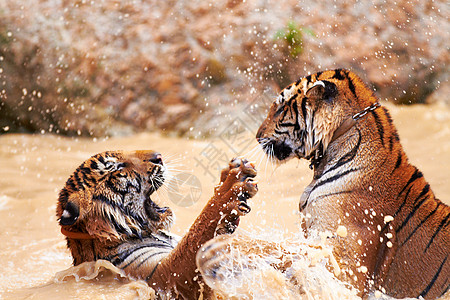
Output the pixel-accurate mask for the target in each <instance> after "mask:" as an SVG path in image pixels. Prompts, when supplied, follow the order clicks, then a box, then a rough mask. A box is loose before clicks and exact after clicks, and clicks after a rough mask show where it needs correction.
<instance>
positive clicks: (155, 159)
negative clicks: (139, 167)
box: [150, 153, 163, 165]
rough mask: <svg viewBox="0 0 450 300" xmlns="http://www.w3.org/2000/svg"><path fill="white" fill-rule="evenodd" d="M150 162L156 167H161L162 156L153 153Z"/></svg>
mask: <svg viewBox="0 0 450 300" xmlns="http://www.w3.org/2000/svg"><path fill="white" fill-rule="evenodd" d="M150 161H151V162H152V163H154V164H156V165H162V164H163V161H162V155H161V153H154V154H153V156H152V157H151V158H150Z"/></svg>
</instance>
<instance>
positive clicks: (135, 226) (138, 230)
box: [56, 150, 258, 299]
mask: <svg viewBox="0 0 450 300" xmlns="http://www.w3.org/2000/svg"><path fill="white" fill-rule="evenodd" d="M166 173H167V168H166V167H165V164H164V163H163V160H162V155H161V154H160V153H158V152H155V151H150V150H140V151H130V152H124V151H106V152H103V153H99V154H96V155H94V156H92V157H91V158H89V159H88V160H86V161H85V162H83V163H82V164H81V165H80V166H79V167H78V168H77V169H76V170H75V171H74V173H73V174H72V175H71V176H70V177H69V178H68V180H67V182H66V184H65V186H64V187H63V188H62V189H61V191H60V193H59V198H58V202H57V208H56V216H57V218H58V222H59V225H60V226H61V232H62V233H63V234H64V235H65V236H66V240H67V247H68V249H69V250H70V252H71V255H72V257H73V264H74V265H75V266H76V265H79V264H82V263H84V262H89V261H95V260H99V259H103V260H107V261H109V262H111V263H112V264H113V265H115V266H116V267H118V268H119V269H122V270H123V271H124V272H125V274H127V275H128V276H130V277H132V278H135V279H142V280H145V281H146V282H147V283H148V284H149V286H150V287H152V288H154V289H155V291H156V292H157V294H158V295H160V296H161V295H165V296H169V297H171V298H177V299H197V298H198V297H199V296H201V295H203V297H204V298H208V297H211V295H212V293H213V292H212V290H211V289H209V288H208V287H207V286H205V285H204V284H203V281H202V278H201V275H200V274H198V272H197V271H196V268H197V267H196V264H195V255H196V253H197V251H198V249H199V248H200V247H201V246H202V245H203V244H204V243H205V242H207V241H208V240H210V239H212V238H214V236H216V235H221V234H231V233H233V232H234V231H235V229H236V228H237V226H238V224H239V220H240V217H241V216H244V215H246V214H247V213H249V212H250V210H251V208H250V206H249V205H248V203H247V200H248V199H250V198H252V197H253V196H254V195H255V194H256V193H257V191H258V187H257V182H256V181H255V180H254V177H255V176H256V175H257V172H256V169H255V166H254V164H253V163H250V162H248V161H247V160H246V159H241V158H236V159H233V160H232V161H231V162H230V163H229V165H228V167H227V168H225V169H223V170H222V172H221V174H220V183H219V185H217V186H216V187H215V189H214V195H213V196H212V198H211V199H210V200H209V201H208V202H207V203H206V205H205V207H204V209H203V210H202V212H201V213H200V214H199V216H198V217H197V219H196V220H195V221H194V223H193V224H192V226H191V227H190V229H189V231H188V232H187V233H186V234H185V235H184V237H182V238H179V237H177V236H176V235H174V234H171V233H170V228H171V226H172V224H173V222H174V215H173V212H172V210H171V209H170V208H169V207H161V206H159V205H157V204H156V203H155V202H154V201H153V200H152V199H151V198H150V196H151V195H152V194H153V193H154V192H155V191H156V190H158V188H160V187H161V186H162V185H163V184H164V181H165V178H166V177H167V174H166Z"/></svg>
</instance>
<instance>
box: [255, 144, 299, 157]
mask: <svg viewBox="0 0 450 300" xmlns="http://www.w3.org/2000/svg"><path fill="white" fill-rule="evenodd" d="M258 142H259V143H260V144H261V146H262V149H263V151H264V152H265V153H266V155H267V156H268V157H269V158H272V157H274V158H276V159H277V160H278V161H280V162H281V161H286V160H288V159H290V158H292V157H294V156H295V151H294V148H293V147H292V146H291V145H290V144H289V143H287V142H286V141H274V140H268V139H258Z"/></svg>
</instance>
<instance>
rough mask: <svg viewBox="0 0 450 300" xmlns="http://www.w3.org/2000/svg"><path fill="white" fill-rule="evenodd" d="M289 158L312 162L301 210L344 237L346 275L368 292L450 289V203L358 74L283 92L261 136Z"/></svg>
mask: <svg viewBox="0 0 450 300" xmlns="http://www.w3.org/2000/svg"><path fill="white" fill-rule="evenodd" d="M256 137H257V140H258V142H259V143H260V144H261V145H262V147H263V149H264V150H265V152H266V153H268V154H269V153H273V156H274V157H275V158H276V159H277V160H278V161H279V162H285V161H287V160H289V159H291V158H299V159H307V160H310V162H311V165H310V167H311V168H312V169H313V170H314V177H313V180H312V182H311V183H310V184H309V185H308V186H307V187H306V189H305V191H304V193H303V194H302V196H301V199H300V204H299V209H300V211H301V212H302V213H303V214H304V215H307V216H308V218H307V219H306V221H305V224H304V226H305V228H306V231H308V229H311V228H316V229H320V230H329V231H331V232H336V230H337V229H338V227H339V226H345V227H346V229H347V230H348V233H349V234H348V235H347V236H346V237H339V236H336V237H334V239H333V240H334V241H333V244H334V253H335V256H336V257H337V261H338V262H339V264H340V266H341V268H342V269H343V270H344V271H346V272H344V273H343V275H342V278H343V279H345V280H346V281H348V282H350V283H352V284H353V285H354V286H355V287H357V288H358V289H359V291H360V292H361V294H363V295H365V294H367V293H369V292H371V291H373V290H374V289H378V290H382V291H386V293H387V294H389V295H391V296H394V297H396V298H403V297H419V296H422V297H424V298H426V299H433V298H436V297H439V296H442V295H443V294H444V293H446V291H448V290H449V286H450V281H449V280H450V260H448V256H449V254H450V207H449V206H448V205H446V204H444V203H443V202H441V201H440V200H438V199H437V198H436V197H435V195H434V193H433V191H432V190H431V188H430V185H429V184H428V183H427V181H426V180H425V178H424V176H423V174H422V173H421V172H420V171H419V170H418V169H417V168H416V167H414V166H413V165H411V164H410V163H409V161H408V158H407V157H406V154H405V152H404V150H403V148H402V145H401V144H400V139H399V136H398V134H397V130H396V128H395V126H394V124H393V122H392V118H391V116H390V114H389V112H388V110H387V109H386V108H385V107H383V106H381V104H380V102H379V101H378V99H377V98H376V97H375V95H374V93H373V92H372V91H371V90H370V89H369V88H368V87H367V86H366V85H365V84H364V83H363V81H362V80H361V79H360V78H359V77H358V76H357V75H355V74H354V73H352V72H350V71H348V70H343V69H338V70H332V71H331V70H330V71H324V72H318V73H316V74H312V75H309V76H307V77H304V78H301V79H299V80H298V81H297V82H295V83H293V84H291V85H289V86H288V87H286V88H285V89H283V90H282V91H281V92H280V94H279V95H278V97H277V99H276V100H275V102H274V103H273V104H272V106H271V107H270V111H269V113H268V116H267V118H266V119H265V121H264V122H263V123H262V125H261V127H260V128H259V130H258V133H257V136H256Z"/></svg>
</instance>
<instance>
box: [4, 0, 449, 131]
mask: <svg viewBox="0 0 450 300" xmlns="http://www.w3.org/2000/svg"><path fill="white" fill-rule="evenodd" d="M449 15H450V13H449V5H448V1H447V0H436V1H419V0H417V1H405V0H398V1H333V0H323V1H308V0H303V1H302V0H300V1H299V0H278V1H264V0H246V1H239V0H228V1H157V0H153V1H150V0H124V1H114V0H104V1H100V0H6V1H5V0H4V1H0V132H3V133H5V132H42V133H44V132H52V133H59V134H67V135H81V136H105V135H123V134H131V133H134V132H138V131H156V130H158V131H163V132H166V133H175V134H180V135H190V136H202V135H214V134H215V132H216V131H215V130H216V129H217V127H218V125H219V124H220V123H221V122H223V121H225V120H227V119H231V118H232V117H233V115H234V114H236V112H237V111H239V110H241V109H243V108H244V107H247V106H248V105H249V104H250V103H258V101H259V98H260V97H262V96H265V97H272V96H273V95H275V93H276V92H277V91H278V90H279V89H281V88H283V87H284V86H285V85H287V84H288V83H290V82H291V81H295V80H297V79H298V78H299V77H300V76H304V75H306V74H308V73H312V72H316V71H318V70H323V69H328V68H350V69H352V70H353V71H355V72H356V73H358V74H359V75H360V76H361V77H362V78H363V79H364V80H365V81H366V82H367V83H368V84H370V85H371V87H372V88H373V89H374V90H375V91H376V92H377V94H378V95H379V96H380V97H381V98H382V99H383V100H384V99H387V100H389V101H392V102H395V103H398V104H412V103H426V102H443V103H445V105H449V102H450V100H449V96H448V95H449V92H450V88H449V84H448V79H449V78H448V77H449V67H448V62H449V41H450V25H449V22H448V16H449ZM256 107H257V106H256ZM260 107H263V108H264V107H265V106H264V105H260ZM263 108H262V109H263ZM255 113H257V112H255Z"/></svg>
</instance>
